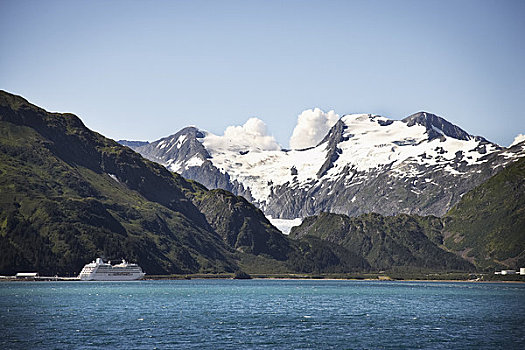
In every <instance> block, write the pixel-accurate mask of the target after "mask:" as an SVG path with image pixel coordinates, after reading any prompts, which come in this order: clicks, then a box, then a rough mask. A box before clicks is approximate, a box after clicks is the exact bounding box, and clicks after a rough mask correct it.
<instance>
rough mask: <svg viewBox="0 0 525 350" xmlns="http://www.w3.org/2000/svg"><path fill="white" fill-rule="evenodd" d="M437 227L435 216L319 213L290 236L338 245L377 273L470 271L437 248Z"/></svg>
mask: <svg viewBox="0 0 525 350" xmlns="http://www.w3.org/2000/svg"><path fill="white" fill-rule="evenodd" d="M439 227H440V219H439V218H436V217H427V218H420V217H417V216H413V215H398V216H382V215H379V214H365V215H361V216H359V217H353V218H351V217H348V216H346V215H339V214H328V213H322V214H320V215H318V216H314V217H310V218H307V219H305V220H304V221H303V223H302V224H301V225H300V226H298V227H295V228H293V229H292V231H291V233H290V236H291V237H294V238H301V237H308V236H314V237H318V238H321V239H323V240H325V241H329V242H332V243H336V244H339V245H341V246H342V247H344V248H346V249H347V250H348V251H350V252H352V253H354V254H356V255H358V256H362V257H364V258H365V259H366V261H367V262H368V263H369V264H370V265H371V266H372V267H373V268H375V269H379V270H400V269H401V270H414V269H425V270H435V271H437V270H440V271H441V270H470V269H473V266H472V265H471V264H469V263H468V262H467V261H465V260H463V259H461V258H459V257H458V256H456V255H454V254H452V253H449V252H446V251H444V250H443V249H440V248H439V247H438V244H437V243H438V242H439V241H440V239H441V237H440V231H439ZM433 241H434V242H433Z"/></svg>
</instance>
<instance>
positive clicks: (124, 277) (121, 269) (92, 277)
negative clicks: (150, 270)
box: [78, 258, 145, 281]
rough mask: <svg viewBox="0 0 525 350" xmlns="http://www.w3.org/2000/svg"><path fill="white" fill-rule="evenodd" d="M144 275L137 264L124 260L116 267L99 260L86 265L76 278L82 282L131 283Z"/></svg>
mask: <svg viewBox="0 0 525 350" xmlns="http://www.w3.org/2000/svg"><path fill="white" fill-rule="evenodd" d="M144 275H145V273H144V272H143V271H142V269H141V268H140V266H138V265H137V264H130V263H128V262H126V260H122V263H120V264H117V265H111V263H110V262H108V263H105V262H104V261H103V260H102V259H101V258H97V260H95V261H93V262H90V263H89V264H86V265H85V266H84V268H83V269H82V271H81V272H80V275H78V278H79V279H80V280H82V281H132V280H138V279H141V278H142V277H144Z"/></svg>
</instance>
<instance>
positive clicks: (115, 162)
mask: <svg viewBox="0 0 525 350" xmlns="http://www.w3.org/2000/svg"><path fill="white" fill-rule="evenodd" d="M0 173H1V175H2V176H1V177H0V190H1V201H0V251H1V254H0V273H4V274H11V273H14V272H16V271H20V270H38V271H39V272H40V273H44V274H55V273H59V274H69V273H78V272H79V270H80V268H81V267H82V266H83V265H84V264H85V263H87V262H89V261H91V260H92V259H93V258H94V257H97V256H104V257H107V258H127V259H130V260H135V261H139V262H140V264H141V265H142V266H143V267H144V269H145V270H146V272H147V273H149V274H158V273H189V272H202V271H210V272H213V271H233V270H234V269H235V263H234V261H233V260H232V259H231V258H229V257H228V251H227V249H226V247H224V246H223V245H222V242H221V241H220V239H219V238H218V237H216V235H215V234H213V231H212V230H211V229H210V227H209V225H208V224H207V222H206V220H205V218H204V216H203V215H202V214H201V213H200V212H199V211H198V209H197V208H196V207H195V206H194V205H193V204H192V203H191V201H189V200H188V199H187V198H186V197H185V195H184V192H186V191H192V190H193V188H194V187H195V185H194V184H192V183H189V182H187V181H185V180H184V179H183V178H181V177H180V176H178V175H176V174H171V173H170V172H168V171H167V170H165V169H164V168H163V167H161V166H160V165H157V164H155V163H152V162H149V161H146V160H144V159H143V158H142V157H140V156H139V155H137V154H136V153H134V152H132V151H131V150H129V149H128V148H125V147H122V146H120V145H118V144H117V143H115V142H114V141H111V140H108V139H106V138H104V137H102V136H100V135H98V134H96V133H94V132H92V131H90V130H88V129H87V128H86V127H85V126H84V125H83V124H82V123H81V122H80V120H79V119H78V118H77V117H75V116H73V115H70V114H65V115H63V114H53V113H47V112H45V111H44V110H42V109H40V108H37V107H35V106H32V105H30V104H29V103H27V101H25V100H23V99H22V98H20V97H16V96H12V95H9V94H7V93H1V94H0ZM110 174H111V175H110Z"/></svg>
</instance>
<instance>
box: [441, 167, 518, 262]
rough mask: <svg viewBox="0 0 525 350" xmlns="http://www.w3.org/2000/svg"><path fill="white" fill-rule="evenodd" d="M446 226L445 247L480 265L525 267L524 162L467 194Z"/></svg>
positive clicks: (450, 214) (451, 212) (448, 219)
mask: <svg viewBox="0 0 525 350" xmlns="http://www.w3.org/2000/svg"><path fill="white" fill-rule="evenodd" d="M445 223H446V226H445V230H446V232H445V235H446V237H447V238H446V240H445V245H446V246H447V247H448V248H449V249H452V250H454V251H456V252H458V253H461V254H462V255H463V256H465V257H467V258H469V259H471V260H473V261H474V262H475V263H476V264H477V265H479V266H482V267H491V266H497V265H500V266H506V267H512V268H519V267H523V266H525V159H520V160H518V161H517V162H515V163H513V164H511V165H509V166H507V167H506V168H505V169H504V170H502V171H501V172H499V173H498V174H497V175H495V176H493V177H491V178H490V179H489V180H487V181H486V182H485V183H483V184H482V185H480V186H478V187H476V188H475V189H473V190H472V191H470V192H468V193H467V194H465V195H464V196H463V198H462V199H461V201H460V202H459V203H458V204H457V205H456V206H454V207H453V208H452V209H451V210H450V211H449V212H448V213H447V215H446V216H445Z"/></svg>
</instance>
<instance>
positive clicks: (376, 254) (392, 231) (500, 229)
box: [290, 142, 525, 270]
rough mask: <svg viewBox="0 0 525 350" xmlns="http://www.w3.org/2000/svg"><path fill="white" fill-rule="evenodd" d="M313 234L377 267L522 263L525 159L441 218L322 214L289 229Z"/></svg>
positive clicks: (301, 235)
mask: <svg viewBox="0 0 525 350" xmlns="http://www.w3.org/2000/svg"><path fill="white" fill-rule="evenodd" d="M524 143H525V142H524ZM522 146H523V145H522V144H520V145H516V146H514V147H522ZM310 236H313V237H317V238H320V239H322V240H325V241H329V242H331V243H335V244H338V245H341V246H343V247H344V248H346V249H348V250H349V251H351V252H353V253H355V254H357V255H359V256H362V257H364V258H365V259H366V260H367V262H368V263H369V264H370V265H371V266H373V267H375V268H378V269H385V270H390V269H396V268H397V269H405V270H406V269H407V268H410V267H412V268H417V269H421V268H423V269H424V268H429V269H443V270H469V269H472V268H473V267H474V266H475V267H476V269H485V270H491V269H493V268H513V269H517V268H520V267H523V266H524V265H525V158H522V159H520V160H518V161H516V162H514V163H512V164H509V165H508V166H506V167H505V169H503V170H501V171H500V172H499V173H498V174H496V175H494V176H493V177H491V178H490V179H488V180H487V181H485V182H484V183H482V184H481V185H478V186H476V187H475V188H474V189H472V190H471V191H469V192H468V193H467V194H465V195H464V196H463V197H462V198H461V200H460V201H459V202H458V203H457V204H456V205H455V206H454V207H453V208H452V209H450V210H449V211H448V212H447V213H446V215H445V216H444V217H442V218H439V217H435V216H426V217H422V216H418V215H407V214H400V215H396V216H382V215H379V214H363V215H360V216H358V217H348V216H346V215H340V214H328V213H321V214H319V215H317V216H313V217H308V218H306V219H304V220H303V223H302V224H301V225H300V226H297V227H294V228H292V231H291V233H290V237H292V238H304V237H310ZM452 253H454V254H452ZM467 261H468V262H470V263H467Z"/></svg>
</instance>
